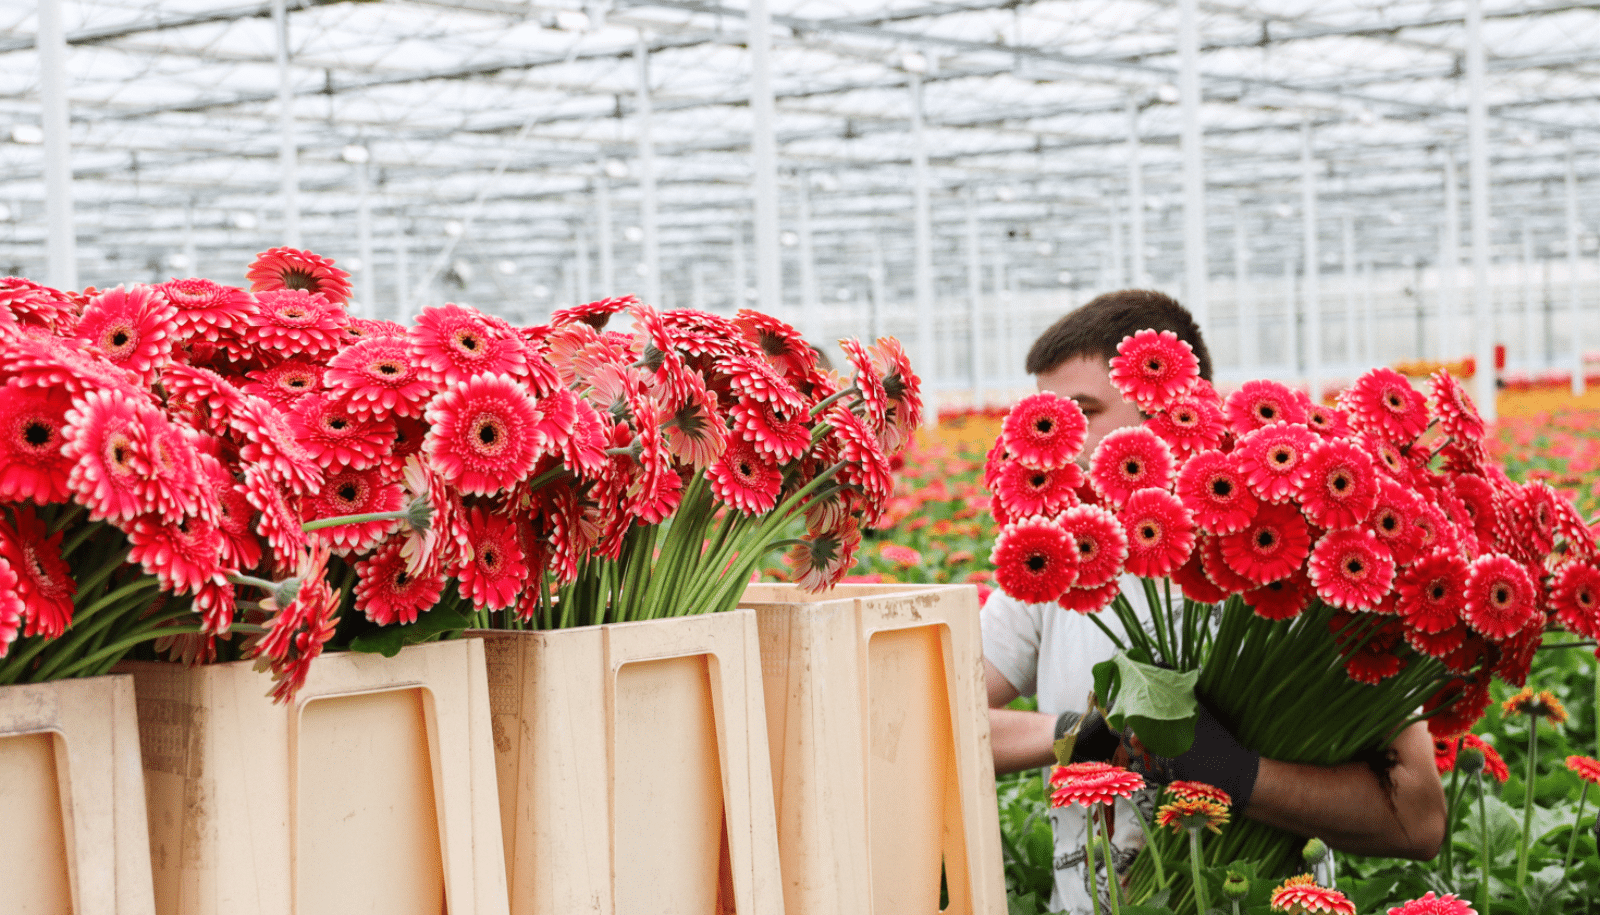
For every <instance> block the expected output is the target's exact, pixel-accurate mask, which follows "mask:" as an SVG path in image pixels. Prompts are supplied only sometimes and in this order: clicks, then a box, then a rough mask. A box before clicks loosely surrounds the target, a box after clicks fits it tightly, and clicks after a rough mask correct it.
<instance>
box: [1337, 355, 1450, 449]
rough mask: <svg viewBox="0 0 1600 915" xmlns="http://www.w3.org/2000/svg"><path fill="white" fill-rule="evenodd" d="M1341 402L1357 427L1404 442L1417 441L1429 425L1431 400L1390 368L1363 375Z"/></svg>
mask: <svg viewBox="0 0 1600 915" xmlns="http://www.w3.org/2000/svg"><path fill="white" fill-rule="evenodd" d="M1339 404H1340V406H1342V407H1343V408H1344V409H1346V410H1348V411H1350V414H1351V416H1352V417H1353V419H1354V421H1355V424H1356V425H1357V426H1359V427H1361V428H1362V429H1365V430H1367V431H1369V432H1373V433H1376V434H1377V435H1379V436H1382V437H1384V438H1387V439H1389V440H1390V441H1393V442H1396V443H1398V444H1401V445H1409V444H1410V443H1412V442H1414V441H1416V439H1417V436H1419V435H1421V434H1422V430H1424V429H1426V428H1428V399H1427V398H1426V397H1424V396H1423V395H1422V392H1420V391H1418V390H1416V389H1415V388H1413V387H1412V386H1411V382H1410V381H1409V380H1408V379H1407V378H1406V376H1404V375H1402V374H1400V373H1399V372H1397V371H1395V370H1394V369H1391V368H1375V369H1373V370H1371V371H1369V372H1367V373H1366V374H1365V375H1362V376H1361V377H1360V378H1358V379H1357V380H1356V383H1355V384H1353V385H1351V386H1350V387H1348V388H1345V389H1344V390H1343V391H1342V392H1340V394H1339Z"/></svg>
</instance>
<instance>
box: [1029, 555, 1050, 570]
mask: <svg viewBox="0 0 1600 915" xmlns="http://www.w3.org/2000/svg"><path fill="white" fill-rule="evenodd" d="M1045 565H1046V563H1045V558H1044V557H1043V556H1040V555H1039V554H1037V553H1035V554H1034V555H1032V556H1029V557H1028V571H1030V572H1043V571H1044V567H1045Z"/></svg>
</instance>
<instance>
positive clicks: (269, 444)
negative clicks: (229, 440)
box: [228, 394, 322, 508]
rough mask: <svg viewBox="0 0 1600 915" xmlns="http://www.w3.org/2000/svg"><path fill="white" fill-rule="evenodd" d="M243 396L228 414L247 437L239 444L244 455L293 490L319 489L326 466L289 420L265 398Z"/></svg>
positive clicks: (245, 458)
mask: <svg viewBox="0 0 1600 915" xmlns="http://www.w3.org/2000/svg"><path fill="white" fill-rule="evenodd" d="M243 396H244V400H243V402H242V403H241V404H240V405H239V407H238V408H237V409H235V410H233V411H232V413H231V415H229V417H228V426H229V428H231V429H233V430H234V431H235V432H237V433H238V434H239V435H240V436H241V437H242V438H243V439H244V444H242V445H241V446H240V448H239V457H240V459H241V460H243V461H245V462H247V463H251V464H257V465H260V466H261V467H262V469H263V470H266V471H269V472H270V473H271V474H272V477H273V479H274V480H276V481H278V482H279V483H282V484H283V485H284V486H287V487H288V488H289V489H290V490H292V491H293V492H296V493H301V494H304V493H311V492H316V491H317V489H318V488H320V487H321V486H322V466H321V465H320V464H319V463H318V462H317V459H316V458H314V457H312V455H311V452H310V451H308V450H307V449H306V448H305V446H303V445H301V444H300V442H298V441H297V440H296V439H295V434H294V430H293V429H291V428H290V427H289V421H288V420H287V419H285V418H284V416H283V414H281V413H279V412H278V411H277V409H276V408H274V407H273V406H272V405H271V404H269V403H267V402H266V401H265V400H262V399H261V398H259V397H253V396H250V395H248V394H246V395H243ZM257 507H258V508H259V507H260V506H257Z"/></svg>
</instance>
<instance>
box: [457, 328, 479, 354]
mask: <svg viewBox="0 0 1600 915" xmlns="http://www.w3.org/2000/svg"><path fill="white" fill-rule="evenodd" d="M480 345H481V344H480V343H479V342H478V338H477V337H476V336H475V335H473V334H470V333H460V334H457V335H456V346H459V347H461V348H462V349H464V350H466V351H467V352H469V353H476V352H477V351H478V347H479V346H480Z"/></svg>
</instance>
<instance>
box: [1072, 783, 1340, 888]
mask: <svg viewBox="0 0 1600 915" xmlns="http://www.w3.org/2000/svg"><path fill="white" fill-rule="evenodd" d="M1143 787H1144V777H1143V776H1141V775H1139V774H1138V773H1136V772H1130V771H1128V770H1127V769H1124V768H1122V767H1121V766H1114V765H1112V764H1110V763H1103V762H1081V763H1072V764H1070V765H1066V766H1056V767H1055V768H1054V769H1052V770H1051V771H1050V788H1051V792H1050V806H1051V807H1067V806H1070V805H1072V804H1077V805H1080V806H1082V807H1085V808H1093V807H1094V806H1095V805H1097V804H1110V803H1112V802H1113V801H1115V800H1116V799H1117V798H1119V797H1120V798H1123V799H1127V798H1131V797H1133V793H1134V792H1135V791H1138V790H1139V789H1140V788H1143ZM1352 915H1353V913H1352Z"/></svg>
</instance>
